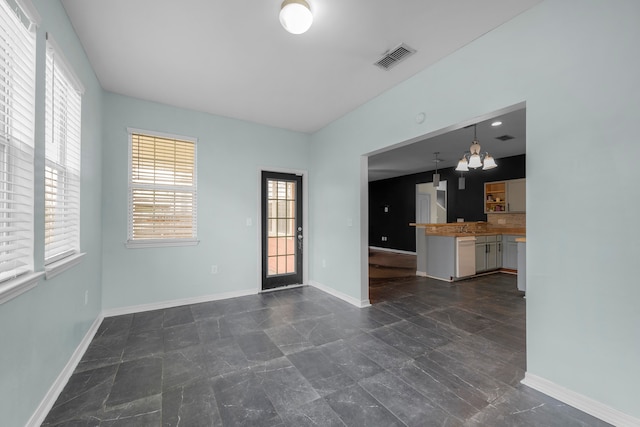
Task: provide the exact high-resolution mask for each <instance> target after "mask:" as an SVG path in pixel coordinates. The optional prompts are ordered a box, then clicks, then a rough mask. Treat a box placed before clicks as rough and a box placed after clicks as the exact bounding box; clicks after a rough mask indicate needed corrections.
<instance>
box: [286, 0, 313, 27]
mask: <svg viewBox="0 0 640 427" xmlns="http://www.w3.org/2000/svg"><path fill="white" fill-rule="evenodd" d="M280 23H281V24H282V26H283V27H284V29H285V30H287V31H288V32H290V33H291V34H302V33H304V32H306V31H307V30H308V29H309V28H310V27H311V24H312V23H313V15H312V14H311V8H310V7H309V3H307V2H306V1H305V0H284V1H283V2H282V6H281V7H280Z"/></svg>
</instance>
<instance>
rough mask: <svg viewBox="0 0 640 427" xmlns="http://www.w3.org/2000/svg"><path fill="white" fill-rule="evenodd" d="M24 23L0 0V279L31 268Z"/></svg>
mask: <svg viewBox="0 0 640 427" xmlns="http://www.w3.org/2000/svg"><path fill="white" fill-rule="evenodd" d="M22 13H24V12H22ZM26 25H27V26H28V27H31V25H30V23H26ZM27 26H25V23H23V19H22V17H18V15H17V14H16V12H15V11H14V10H13V9H12V8H11V7H10V6H9V5H8V4H7V2H6V1H5V0H0V281H2V280H7V279H11V278H14V277H16V276H18V275H20V274H23V273H26V272H28V271H33V198H34V196H33V161H34V157H33V156H34V154H33V153H34V116H35V101H34V97H35V89H34V88H35V34H34V32H31V31H29V29H28V28H27Z"/></svg>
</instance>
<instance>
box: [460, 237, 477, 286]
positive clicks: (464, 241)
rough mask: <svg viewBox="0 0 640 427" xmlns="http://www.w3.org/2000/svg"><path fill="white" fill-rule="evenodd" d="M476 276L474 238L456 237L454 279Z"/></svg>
mask: <svg viewBox="0 0 640 427" xmlns="http://www.w3.org/2000/svg"><path fill="white" fill-rule="evenodd" d="M474 274H476V238H475V236H464V237H456V277H468V276H473V275H474Z"/></svg>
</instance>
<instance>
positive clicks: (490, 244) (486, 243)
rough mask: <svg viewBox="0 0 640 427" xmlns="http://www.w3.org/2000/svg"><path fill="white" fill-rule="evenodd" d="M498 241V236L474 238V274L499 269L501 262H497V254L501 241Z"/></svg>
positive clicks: (500, 247)
mask: <svg viewBox="0 0 640 427" xmlns="http://www.w3.org/2000/svg"><path fill="white" fill-rule="evenodd" d="M498 240H499V236H477V237H476V273H481V272H484V271H490V270H496V269H498V268H500V265H502V260H500V261H498V253H499V252H500V251H499V249H500V250H501V249H502V241H498Z"/></svg>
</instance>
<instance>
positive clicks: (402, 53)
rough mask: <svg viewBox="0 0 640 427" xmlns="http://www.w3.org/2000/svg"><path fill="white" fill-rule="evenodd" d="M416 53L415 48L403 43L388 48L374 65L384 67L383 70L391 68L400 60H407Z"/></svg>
mask: <svg viewBox="0 0 640 427" xmlns="http://www.w3.org/2000/svg"><path fill="white" fill-rule="evenodd" d="M414 53H416V50H415V49H412V48H410V47H409V46H407V45H406V44H404V43H402V44H400V45H399V46H397V47H395V48H393V49H391V50H388V51H387V52H386V53H385V54H384V56H383V57H382V58H380V59H379V60H378V61H377V62H376V63H375V64H374V65H377V66H378V67H380V68H382V69H383V70H389V69H391V67H393V66H395V65H396V64H397V63H398V62H400V61H403V60H405V59H406V58H408V57H409V56H411V55H413V54H414Z"/></svg>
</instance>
